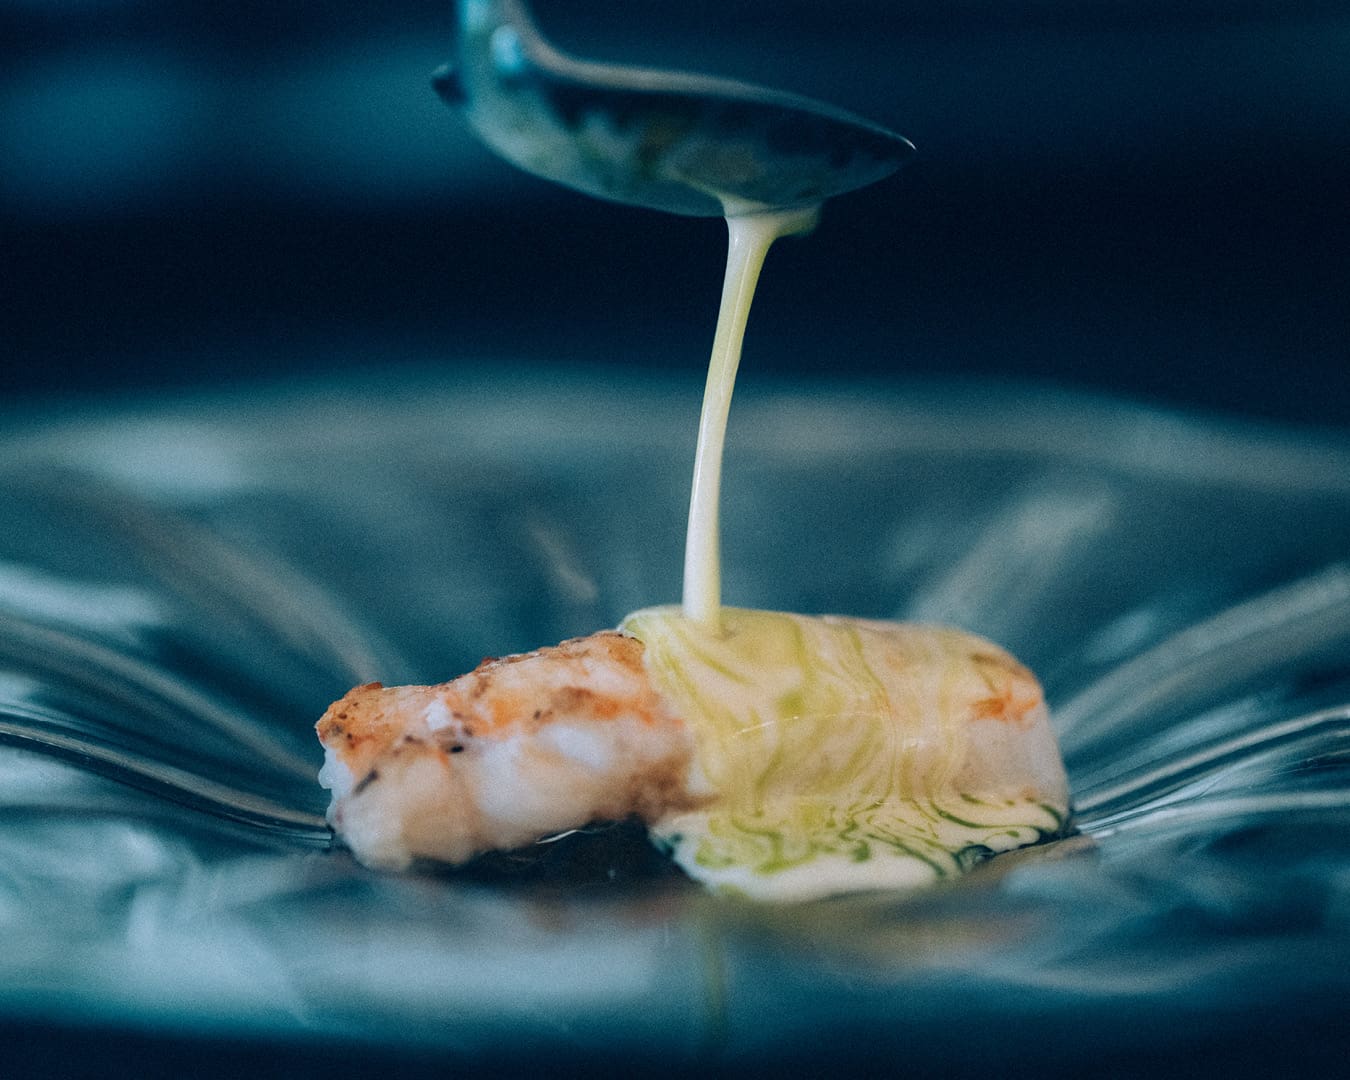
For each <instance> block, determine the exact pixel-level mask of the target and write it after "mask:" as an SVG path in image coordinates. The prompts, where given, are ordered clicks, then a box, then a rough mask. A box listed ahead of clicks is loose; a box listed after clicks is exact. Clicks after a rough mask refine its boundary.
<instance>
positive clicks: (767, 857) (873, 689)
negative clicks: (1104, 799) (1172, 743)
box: [318, 608, 1068, 899]
mask: <svg viewBox="0 0 1350 1080" xmlns="http://www.w3.org/2000/svg"><path fill="white" fill-rule="evenodd" d="M318 732H319V738H320V740H321V741H322V742H323V745H324V747H325V749H326V751H327V762H326V764H325V766H324V768H323V771H322V772H321V774H320V781H321V782H322V783H323V784H324V785H325V786H326V787H330V788H331V789H332V791H333V802H332V806H331V808H330V811H329V817H330V821H331V822H332V824H333V827H334V828H335V829H336V830H337V832H338V833H339V835H341V837H342V838H343V840H344V841H345V842H346V843H347V845H348V847H350V848H351V849H352V851H353V852H354V853H355V854H356V856H357V858H359V859H360V860H361V861H363V862H365V863H367V864H369V865H371V866H377V867H389V868H402V867H405V866H407V865H408V864H409V863H410V862H411V861H412V860H413V859H414V858H430V859H437V860H441V861H445V862H450V863H460V862H464V861H466V860H467V859H470V858H472V857H473V856H474V855H476V854H479V853H481V852H484V851H488V850H493V849H509V848H514V847H519V846H521V845H523V844H527V843H529V842H531V841H534V840H537V839H539V838H541V837H544V836H547V835H549V834H552V833H557V832H561V831H564V830H567V829H571V828H577V827H580V826H583V825H586V824H588V823H591V822H595V821H607V820H616V819H619V818H624V817H628V816H630V815H636V816H637V817H639V818H641V819H642V820H643V821H645V822H646V823H647V825H648V827H649V828H650V830H651V833H652V836H653V838H654V840H655V841H656V842H657V843H659V844H661V845H662V846H664V847H666V848H667V849H668V850H669V851H670V852H671V854H672V855H673V857H674V858H675V859H676V861H677V862H678V863H679V864H680V865H681V866H682V867H683V868H684V870H685V871H686V872H687V873H688V874H689V875H690V876H691V877H693V878H695V879H697V880H699V881H702V882H704V883H705V884H707V885H709V886H712V887H714V888H716V889H719V890H723V891H735V892H740V893H743V894H745V895H748V896H752V897H756V898H763V899H806V898H810V897H815V896H823V895H828V894H830V893H837V892H848V891H854V890H859V889H873V888H908V887H913V886H916V885H921V884H925V883H928V882H931V881H934V880H937V879H939V878H942V877H946V876H950V875H953V874H956V873H959V872H960V871H961V870H962V869H964V868H965V867H966V866H968V865H969V864H970V863H972V862H974V861H976V860H977V859H979V858H980V857H982V856H984V855H987V854H990V853H995V852H999V851H1006V850H1009V849H1011V848H1015V847H1020V846H1023V845H1025V844H1029V843H1033V842H1035V841H1037V840H1040V839H1043V838H1045V837H1047V836H1052V835H1055V834H1057V833H1059V832H1061V831H1062V830H1063V829H1064V828H1065V826H1066V824H1067V820H1068V786H1067V781H1066V778H1065V775H1064V768H1063V765H1062V764H1061V762H1060V757H1059V751H1058V749H1057V747H1056V745H1055V740H1054V736H1053V734H1052V732H1051V730H1050V725H1049V718H1048V714H1047V712H1046V708H1045V703H1044V700H1043V698H1042V695H1041V690H1040V687H1039V685H1038V684H1037V682H1036V680H1035V678H1034V677H1033V676H1032V675H1031V673H1030V672H1028V671H1027V670H1026V668H1024V667H1022V666H1021V665H1020V664H1019V663H1017V661H1016V660H1014V659H1013V658H1012V657H1011V656H1009V655H1008V654H1007V653H1006V652H1005V651H1003V650H1002V649H1000V648H998V647H997V646H995V645H993V644H991V643H990V642H988V641H985V640H984V639H982V638H979V637H976V636H974V635H972V634H967V633H964V632H962V631H959V630H952V629H946V628H940V627H928V626H915V625H906V624H897V623H885V622H875V621H868V620H860V619H845V618H836V617H830V616H825V617H814V618H813V617H807V616H799V615H788V614H782V613H776V612H763V611H745V610H739V609H732V608H728V609H723V611H722V620H721V629H720V632H719V631H711V630H708V629H707V628H706V627H705V626H704V625H703V624H702V623H699V622H696V621H694V620H691V619H688V618H686V617H685V616H684V615H683V614H682V613H681V612H680V611H679V609H676V608H653V609H649V610H646V611H641V612H637V613H635V614H634V615H631V616H629V617H628V618H627V619H626V620H624V623H623V625H622V626H621V627H620V631H619V632H617V633H616V632H613V631H609V632H604V633H600V634H595V635H592V636H591V637H587V638H579V639H576V640H573V641H568V642H564V643H563V644H562V645H559V646H556V647H554V648H547V649H541V650H539V651H537V652H533V653H528V654H525V655H522V656H513V657H507V658H505V659H502V660H489V661H484V663H483V664H482V665H480V666H479V667H478V668H477V669H476V670H474V671H473V672H471V673H469V674H468V675H464V676H462V677H460V678H458V679H455V680H453V681H452V682H448V683H443V684H441V685H439V686H415V687H396V688H385V687H381V686H380V685H379V684H371V685H369V686H364V687H359V688H357V689H355V690H353V691H351V692H350V693H349V694H347V695H346V696H345V697H344V698H342V699H341V700H340V701H338V702H336V703H335V704H334V705H332V706H331V707H330V708H329V710H328V711H327V712H326V713H325V714H324V717H323V719H322V720H320V721H319V724H318Z"/></svg>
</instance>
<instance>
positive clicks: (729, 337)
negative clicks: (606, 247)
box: [683, 206, 820, 630]
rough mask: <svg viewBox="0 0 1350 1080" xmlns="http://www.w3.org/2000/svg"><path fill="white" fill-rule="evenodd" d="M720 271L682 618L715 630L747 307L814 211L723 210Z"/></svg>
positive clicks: (692, 500) (692, 492)
mask: <svg viewBox="0 0 1350 1080" xmlns="http://www.w3.org/2000/svg"><path fill="white" fill-rule="evenodd" d="M727 209H728V213H727V239H728V244H727V271H726V278H725V279H724V281H723V284H722V305H721V308H720V310H719V311H718V313H717V332H716V334H715V335H714V337H713V349H712V358H711V360H710V361H709V363H708V382H707V385H706V386H705V387H704V390H703V412H702V415H701V416H700V417H699V425H698V450H697V453H696V455H695V457H694V482H693V486H692V488H691V490H690V494H689V530H688V532H687V534H686V536H685V548H684V605H683V607H684V614H685V616H686V617H687V618H689V619H692V620H693V621H694V622H696V623H698V624H699V625H700V626H703V627H704V628H705V629H709V630H716V629H717V628H718V626H719V613H720V610H721V603H722V569H721V546H720V540H719V525H718V504H719V502H720V499H721V489H722V447H723V445H724V443H725V441H726V432H727V416H728V414H729V413H730V411H731V393H732V390H733V389H734V388H735V385H736V369H737V368H738V367H739V366H740V362H741V344H742V342H743V341H744V340H745V326H746V322H747V320H748V319H749V317H750V304H751V301H752V300H753V299H754V296H755V286H756V285H757V284H758V282H759V272H760V269H761V268H762V267H763V266H764V259H765V256H767V255H768V253H769V248H770V247H772V246H773V242H774V241H775V240H777V239H778V238H779V237H780V236H791V235H795V234H798V233H803V232H809V231H810V230H811V229H812V228H814V227H815V224H816V221H817V219H818V218H819V216H820V208H819V207H818V206H812V207H806V208H804V209H796V210H756V209H753V208H746V207H733V206H728V208H727Z"/></svg>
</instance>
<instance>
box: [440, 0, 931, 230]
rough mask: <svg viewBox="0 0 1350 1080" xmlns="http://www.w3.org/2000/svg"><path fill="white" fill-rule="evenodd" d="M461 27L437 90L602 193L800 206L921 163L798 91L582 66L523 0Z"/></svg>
mask: <svg viewBox="0 0 1350 1080" xmlns="http://www.w3.org/2000/svg"><path fill="white" fill-rule="evenodd" d="M458 22H459V48H458V54H457V59H456V61H455V62H453V63H452V64H447V65H446V66H445V67H442V68H441V69H440V70H439V71H438V72H437V73H436V74H435V76H434V78H433V84H434V85H435V87H436V90H437V92H438V93H439V94H440V95H441V96H442V98H444V99H445V100H446V101H447V102H449V103H450V104H452V105H454V106H456V107H458V108H460V109H462V110H463V112H464V115H465V117H466V118H467V120H468V121H469V123H470V125H471V126H472V127H473V129H474V131H475V132H476V134H477V135H478V137H479V138H481V139H482V140H483V142H485V143H486V144H487V145H488V146H489V147H491V148H492V149H493V150H494V151H496V152H497V153H498V154H500V155H501V156H502V157H504V158H506V159H507V160H508V161H510V162H512V163H513V164H515V165H517V166H519V167H520V168H522V169H524V170H526V171H527V172H531V173H534V174H535V175H536V176H541V177H544V178H545V179H548V180H552V181H555V182H556V183H559V184H563V185H565V186H567V187H571V188H575V189H576V190H578V191H583V192H586V193H587V194H590V195H595V196H598V197H600V198H605V199H612V200H614V201H616V202H622V203H628V204H632V205H637V206H645V207H649V208H651V209H654V210H664V211H667V212H669V213H675V214H686V215H693V216H701V217H714V216H716V217H720V216H724V215H727V216H730V215H735V214H739V213H746V212H751V211H757V210H790V209H794V208H798V207H808V206H815V205H819V204H820V203H822V202H824V201H825V200H826V199H829V198H832V197H833V196H835V195H840V194H843V193H845V192H848V191H852V190H854V189H856V188H860V187H865V186H866V185H868V184H871V183H873V182H875V181H877V180H881V179H884V178H885V177H887V176H889V175H891V174H892V173H893V172H895V171H896V170H897V169H899V168H900V167H901V166H902V165H903V164H905V162H906V161H908V160H909V159H910V158H911V157H912V156H913V154H914V146H913V144H912V143H910V142H909V140H908V139H905V138H904V137H903V136H900V135H897V134H895V133H894V132H891V131H888V130H887V129H885V128H883V127H881V126H879V125H877V124H874V123H871V122H870V121H867V120H864V119H862V118H861V117H858V116H854V115H853V114H851V113H848V112H845V111H843V110H841V109H836V108H833V107H832V106H829V105H824V104H821V103H819V102H816V101H812V100H810V99H808V98H804V97H800V96H797V95H795V94H787V93H781V92H778V91H774V90H767V89H763V88H760V87H757V86H753V85H750V84H747V83H742V82H736V81H733V80H728V79H718V78H712V77H708V76H703V75H694V74H687V73H683V72H667V71H656V70H649V69H645V68H633V67H622V66H616V65H611V64H598V63H590V62H587V61H582V60H577V59H573V58H572V57H569V56H567V55H565V54H563V53H562V52H560V51H559V50H558V49H556V48H554V47H553V46H552V45H550V44H549V43H548V42H547V41H546V40H545V39H544V37H543V36H542V35H541V34H540V33H539V31H538V29H537V28H536V27H535V25H534V23H533V21H532V20H531V18H530V16H529V13H528V11H527V9H526V7H525V5H524V4H523V3H520V2H519V0H461V2H460V3H459V5H458Z"/></svg>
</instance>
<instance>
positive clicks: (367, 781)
mask: <svg viewBox="0 0 1350 1080" xmlns="http://www.w3.org/2000/svg"><path fill="white" fill-rule="evenodd" d="M379 778H380V770H379V769H371V770H370V772H368V773H366V775H365V776H363V777H362V778H361V782H360V783H359V784H357V785H356V787H354V788H352V794H353V795H360V794H361V792H363V791H365V790H366V788H368V787H370V785H371V784H373V783H375V781H376V780H378V779H379Z"/></svg>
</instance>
